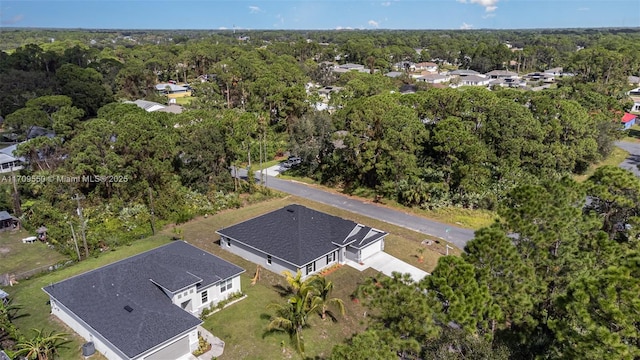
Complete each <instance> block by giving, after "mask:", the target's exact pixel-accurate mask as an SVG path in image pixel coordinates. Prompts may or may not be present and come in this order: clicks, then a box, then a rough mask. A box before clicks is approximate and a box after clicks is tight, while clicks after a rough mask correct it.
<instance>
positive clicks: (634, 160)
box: [616, 141, 640, 176]
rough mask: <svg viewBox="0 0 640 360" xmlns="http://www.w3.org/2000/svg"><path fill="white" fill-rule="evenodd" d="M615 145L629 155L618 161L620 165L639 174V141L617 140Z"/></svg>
mask: <svg viewBox="0 0 640 360" xmlns="http://www.w3.org/2000/svg"><path fill="white" fill-rule="evenodd" d="M616 146H617V147H619V148H621V149H622V150H625V151H628V152H629V157H627V158H626V159H624V161H623V162H621V163H620V167H621V168H623V169H627V170H629V171H631V172H633V173H634V174H636V176H640V169H638V165H639V164H640V142H637V143H636V142H629V141H617V142H616Z"/></svg>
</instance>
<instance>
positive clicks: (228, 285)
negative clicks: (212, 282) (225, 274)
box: [220, 279, 233, 293]
mask: <svg viewBox="0 0 640 360" xmlns="http://www.w3.org/2000/svg"><path fill="white" fill-rule="evenodd" d="M232 288H233V279H229V280H226V281H223V282H221V283H220V292H221V293H223V292H225V291H228V290H231V289H232Z"/></svg>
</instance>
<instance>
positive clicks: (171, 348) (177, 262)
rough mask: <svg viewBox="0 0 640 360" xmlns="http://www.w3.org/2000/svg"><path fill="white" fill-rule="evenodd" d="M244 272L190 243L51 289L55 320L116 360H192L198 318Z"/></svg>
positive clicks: (234, 287) (158, 250)
mask: <svg viewBox="0 0 640 360" xmlns="http://www.w3.org/2000/svg"><path fill="white" fill-rule="evenodd" d="M243 272H244V270H243V269H242V268H240V267H238V266H236V265H233V264H231V263H229V262H227V261H225V260H223V259H221V258H219V257H217V256H215V255H212V254H210V253H207V252H205V251H203V250H200V249H198V248H196V247H194V246H192V245H189V244H187V243H186V242H183V241H175V242H172V243H170V244H167V245H164V246H161V247H159V248H156V249H153V250H150V251H147V252H144V253H142V254H138V255H135V256H132V257H130V258H127V259H124V260H120V261H118V262H115V263H113V264H110V265H107V266H104V267H101V268H98V269H95V270H92V271H89V272H87V273H84V274H81V275H78V276H75V277H72V278H69V279H66V280H63V281H61V282H58V283H55V284H52V285H49V286H47V287H45V288H44V289H43V290H44V291H45V292H46V293H47V294H48V295H49V299H50V302H51V313H52V314H53V315H55V316H56V317H58V318H59V319H60V320H61V321H63V322H64V323H65V324H67V325H68V326H69V327H70V328H71V329H72V330H73V331H74V332H76V333H77V334H78V335H80V336H81V337H83V338H84V339H85V340H86V341H87V342H93V344H94V346H95V349H96V350H97V351H99V352H100V353H102V354H103V355H104V356H105V357H106V358H107V359H109V360H143V359H144V360H165V359H181V358H185V359H186V358H190V357H191V353H192V352H193V351H194V350H196V349H197V348H198V330H197V327H198V326H199V325H200V324H202V320H200V319H199V318H198V317H197V316H198V315H199V314H200V313H201V311H202V310H203V309H204V308H206V307H209V306H211V305H212V304H216V303H217V302H219V301H221V300H224V299H226V298H228V297H229V296H231V295H232V294H234V293H236V292H238V291H240V289H241V287H240V285H241V284H240V274H241V273H243Z"/></svg>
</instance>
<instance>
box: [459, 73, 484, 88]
mask: <svg viewBox="0 0 640 360" xmlns="http://www.w3.org/2000/svg"><path fill="white" fill-rule="evenodd" d="M490 82H491V79H487V78H486V77H482V76H477V75H469V76H461V77H460V82H459V84H458V85H459V86H487V85H489V83H490Z"/></svg>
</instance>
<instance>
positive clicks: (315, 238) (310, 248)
mask: <svg viewBox="0 0 640 360" xmlns="http://www.w3.org/2000/svg"><path fill="white" fill-rule="evenodd" d="M216 233H218V234H219V235H220V246H221V247H222V248H223V249H225V250H227V251H229V252H232V253H234V254H236V255H239V256H241V257H243V258H245V259H247V260H249V261H252V262H254V263H256V264H258V265H262V266H264V267H265V268H266V269H267V270H271V271H273V272H276V273H281V272H282V271H285V270H288V271H290V272H292V273H296V272H297V271H298V270H300V271H301V272H302V274H303V276H307V275H310V274H313V273H316V272H319V271H322V269H324V268H326V267H330V266H333V265H335V264H338V263H340V264H342V263H344V262H345V261H346V260H347V259H349V260H352V261H356V262H360V263H363V262H366V259H367V258H369V257H370V256H372V255H374V254H376V253H378V252H380V251H382V250H384V237H385V236H386V235H387V233H386V232H384V231H381V230H377V229H374V228H371V227H369V226H366V225H361V224H357V223H355V222H353V221H350V220H345V219H342V218H339V217H337V216H333V215H329V214H325V213H323V212H320V211H317V210H313V209H309V208H306V207H304V206H302V205H297V204H293V205H288V206H285V207H284V208H282V209H279V210H275V211H272V212H270V213H267V214H264V215H261V216H258V217H256V218H253V219H250V220H247V221H245V222H242V223H239V224H237V225H233V226H230V227H227V228H224V229H220V230H218V231H216Z"/></svg>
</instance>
